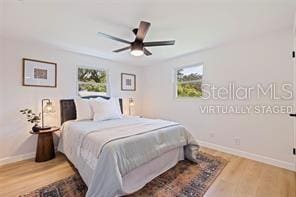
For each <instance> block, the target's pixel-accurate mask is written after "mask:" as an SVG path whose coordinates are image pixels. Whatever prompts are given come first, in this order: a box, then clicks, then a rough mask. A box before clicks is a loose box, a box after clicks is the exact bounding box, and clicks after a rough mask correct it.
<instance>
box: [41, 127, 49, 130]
mask: <svg viewBox="0 0 296 197" xmlns="http://www.w3.org/2000/svg"><path fill="white" fill-rule="evenodd" d="M49 129H51V127H40V128H39V130H49Z"/></svg>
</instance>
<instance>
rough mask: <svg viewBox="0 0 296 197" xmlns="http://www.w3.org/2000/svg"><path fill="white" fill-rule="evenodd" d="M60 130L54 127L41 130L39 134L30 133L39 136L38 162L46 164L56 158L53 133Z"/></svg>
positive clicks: (36, 159)
mask: <svg viewBox="0 0 296 197" xmlns="http://www.w3.org/2000/svg"><path fill="white" fill-rule="evenodd" d="M59 130H60V128H58V127H52V128H51V129H48V130H40V131H38V132H33V131H30V133H31V134H34V135H36V134H38V142H37V150H36V157H35V161H36V162H44V161H48V160H51V159H53V158H55V150H54V144H53V133H54V132H56V131H59Z"/></svg>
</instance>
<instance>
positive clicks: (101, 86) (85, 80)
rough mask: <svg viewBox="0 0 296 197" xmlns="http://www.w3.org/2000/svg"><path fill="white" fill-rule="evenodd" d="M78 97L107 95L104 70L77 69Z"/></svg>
mask: <svg viewBox="0 0 296 197" xmlns="http://www.w3.org/2000/svg"><path fill="white" fill-rule="evenodd" d="M78 92H79V96H96V95H107V73H106V71H105V70H97V69H91V68H78Z"/></svg>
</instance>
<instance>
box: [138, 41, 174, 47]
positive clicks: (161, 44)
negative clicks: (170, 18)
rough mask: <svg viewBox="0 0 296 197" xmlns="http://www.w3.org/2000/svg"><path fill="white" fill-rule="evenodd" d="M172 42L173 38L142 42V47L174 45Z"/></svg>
mask: <svg viewBox="0 0 296 197" xmlns="http://www.w3.org/2000/svg"><path fill="white" fill-rule="evenodd" d="M174 44H175V40H168V41H155V42H144V47H157V46H168V45H174Z"/></svg>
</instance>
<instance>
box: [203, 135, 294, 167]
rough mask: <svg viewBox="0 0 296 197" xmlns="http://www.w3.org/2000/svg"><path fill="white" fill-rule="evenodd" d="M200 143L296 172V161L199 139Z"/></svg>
mask: <svg viewBox="0 0 296 197" xmlns="http://www.w3.org/2000/svg"><path fill="white" fill-rule="evenodd" d="M199 144H200V145H201V146H204V147H207V148H211V149H215V150H218V151H222V152H225V153H229V154H232V155H236V156H240V157H244V158H247V159H251V160H255V161H259V162H262V163H266V164H269V165H273V166H277V167H280V168H285V169H288V170H292V171H295V172H296V164H294V163H289V162H285V161H281V160H277V159H273V158H270V157H266V156H262V155H257V154H254V153H249V152H246V151H241V150H238V149H234V148H229V147H226V146H221V145H217V144H213V143H210V142H205V141H199Z"/></svg>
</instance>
